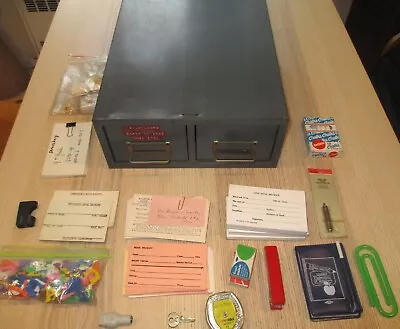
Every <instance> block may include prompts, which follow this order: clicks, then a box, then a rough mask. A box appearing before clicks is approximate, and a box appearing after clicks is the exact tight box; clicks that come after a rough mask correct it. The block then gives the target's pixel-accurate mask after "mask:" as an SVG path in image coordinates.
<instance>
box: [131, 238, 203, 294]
mask: <svg viewBox="0 0 400 329" xmlns="http://www.w3.org/2000/svg"><path fill="white" fill-rule="evenodd" d="M207 253H208V247H207V245H205V244H182V243H179V244H178V243H159V242H135V243H133V244H132V245H130V247H129V248H128V249H127V264H126V273H125V274H124V275H125V279H124V293H125V294H127V295H149V294H158V293H162V294H163V293H176V292H192V293H207V292H208V289H209V278H208V263H207V260H208V256H207Z"/></svg>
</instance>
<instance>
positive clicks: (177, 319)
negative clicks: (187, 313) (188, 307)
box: [168, 312, 196, 328]
mask: <svg viewBox="0 0 400 329" xmlns="http://www.w3.org/2000/svg"><path fill="white" fill-rule="evenodd" d="M195 321H196V319H195V318H186V317H184V316H182V315H180V314H179V313H176V312H172V313H169V314H168V327H170V328H176V327H177V326H179V324H180V323H185V322H186V323H187V322H195Z"/></svg>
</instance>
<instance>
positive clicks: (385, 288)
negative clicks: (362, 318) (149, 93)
mask: <svg viewBox="0 0 400 329" xmlns="http://www.w3.org/2000/svg"><path fill="white" fill-rule="evenodd" d="M354 253H355V258H356V262H357V266H358V270H359V271H360V274H361V278H362V280H363V282H364V286H365V290H366V291H367V294H368V299H369V303H370V305H371V306H372V307H376V308H377V309H378V312H379V313H380V314H381V315H383V316H384V317H387V318H392V317H394V316H396V315H397V313H398V312H399V308H398V304H397V301H396V298H395V296H394V294H393V291H392V287H391V286H390V283H389V280H388V277H387V275H386V272H385V269H384V267H383V264H382V261H381V258H380V257H379V254H378V252H377V251H376V250H375V249H374V248H373V247H371V246H369V245H366V244H363V245H359V246H358V247H357V248H356V249H355V252H354ZM367 260H368V261H369V262H370V263H371V266H372V268H373V270H374V272H375V276H376V278H377V280H378V283H379V287H380V289H381V291H382V295H383V297H384V300H385V303H386V306H387V308H391V309H392V310H391V311H390V312H388V311H385V310H384V309H383V307H382V304H381V302H380V301H379V297H378V294H377V292H376V287H375V286H374V283H373V281H372V278H371V273H370V272H369V270H368V266H367V262H366V261H367Z"/></svg>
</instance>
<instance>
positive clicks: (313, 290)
mask: <svg viewBox="0 0 400 329" xmlns="http://www.w3.org/2000/svg"><path fill="white" fill-rule="evenodd" d="M295 251H296V257H297V264H298V267H299V272H300V277H301V282H302V284H303V290H304V296H305V299H306V302H307V308H308V313H309V314H310V318H311V320H313V321H321V320H337V319H348V318H358V317H360V316H361V313H362V306H361V303H360V299H359V297H358V293H357V290H356V287H355V285H354V281H353V276H352V274H351V270H350V267H349V263H348V261H347V257H346V253H345V250H344V248H343V245H342V244H341V243H337V244H335V243H331V244H321V245H312V246H298V247H295Z"/></svg>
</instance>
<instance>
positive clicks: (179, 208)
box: [178, 197, 186, 210]
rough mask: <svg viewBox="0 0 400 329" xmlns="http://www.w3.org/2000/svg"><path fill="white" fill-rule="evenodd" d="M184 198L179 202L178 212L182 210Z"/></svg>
mask: <svg viewBox="0 0 400 329" xmlns="http://www.w3.org/2000/svg"><path fill="white" fill-rule="evenodd" d="M185 201H186V197H183V198H182V199H181V200H179V203H178V210H182V209H183V206H184V205H185Z"/></svg>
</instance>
